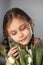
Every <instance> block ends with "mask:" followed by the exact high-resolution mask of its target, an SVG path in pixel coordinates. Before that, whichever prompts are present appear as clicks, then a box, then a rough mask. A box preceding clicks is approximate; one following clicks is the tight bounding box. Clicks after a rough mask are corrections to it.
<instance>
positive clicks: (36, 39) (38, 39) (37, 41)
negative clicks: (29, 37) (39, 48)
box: [34, 37, 40, 46]
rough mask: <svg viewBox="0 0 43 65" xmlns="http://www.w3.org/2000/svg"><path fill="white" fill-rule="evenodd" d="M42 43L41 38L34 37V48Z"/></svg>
mask: <svg viewBox="0 0 43 65" xmlns="http://www.w3.org/2000/svg"><path fill="white" fill-rule="evenodd" d="M39 41H40V38H37V37H34V46H36V45H37V44H38V43H39Z"/></svg>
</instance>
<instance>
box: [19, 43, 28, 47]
mask: <svg viewBox="0 0 43 65" xmlns="http://www.w3.org/2000/svg"><path fill="white" fill-rule="evenodd" d="M20 44H21V45H24V46H25V45H27V44H28V42H23V43H20Z"/></svg>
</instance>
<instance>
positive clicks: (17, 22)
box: [7, 18, 25, 31]
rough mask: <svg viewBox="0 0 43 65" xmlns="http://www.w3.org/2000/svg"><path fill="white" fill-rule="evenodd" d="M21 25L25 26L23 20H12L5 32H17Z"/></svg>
mask: <svg viewBox="0 0 43 65" xmlns="http://www.w3.org/2000/svg"><path fill="white" fill-rule="evenodd" d="M22 24H25V21H24V20H23V19H17V18H13V20H12V22H11V24H10V25H9V26H8V27H7V30H9V31H11V30H14V29H15V30H17V29H18V28H19V27H20V26H21V25H22Z"/></svg>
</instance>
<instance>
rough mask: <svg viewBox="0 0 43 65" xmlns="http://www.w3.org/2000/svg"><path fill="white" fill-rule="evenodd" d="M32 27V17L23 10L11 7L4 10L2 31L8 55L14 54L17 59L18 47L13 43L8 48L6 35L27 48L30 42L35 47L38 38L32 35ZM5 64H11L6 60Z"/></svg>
mask: <svg viewBox="0 0 43 65" xmlns="http://www.w3.org/2000/svg"><path fill="white" fill-rule="evenodd" d="M33 27H34V23H33V21H32V19H31V18H30V17H29V16H28V15H27V14H26V13H25V12H24V11H23V10H21V9H19V8H12V9H10V10H8V11H7V12H6V14H5V16H4V21H3V32H4V43H5V44H6V49H7V53H8V56H14V57H15V58H16V59H19V52H18V47H17V46H16V45H15V46H14V47H13V48H11V49H10V47H9V43H8V37H10V38H11V39H12V40H13V41H14V42H15V43H17V44H19V45H25V46H27V47H28V48H29V45H31V43H32V44H33V47H34V48H35V46H36V44H37V43H39V40H40V39H39V38H35V37H34V31H33ZM6 65H11V63H10V62H9V61H8V60H7V62H6Z"/></svg>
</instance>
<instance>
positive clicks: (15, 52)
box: [8, 46, 19, 59]
mask: <svg viewBox="0 0 43 65" xmlns="http://www.w3.org/2000/svg"><path fill="white" fill-rule="evenodd" d="M8 56H13V57H15V58H16V59H18V58H19V51H18V47H17V46H14V47H12V48H11V49H10V50H9V52H8Z"/></svg>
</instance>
